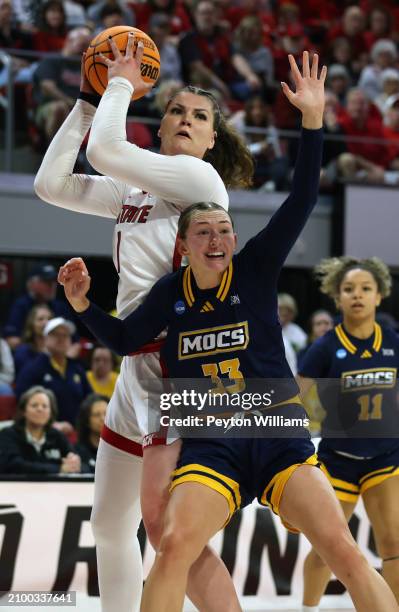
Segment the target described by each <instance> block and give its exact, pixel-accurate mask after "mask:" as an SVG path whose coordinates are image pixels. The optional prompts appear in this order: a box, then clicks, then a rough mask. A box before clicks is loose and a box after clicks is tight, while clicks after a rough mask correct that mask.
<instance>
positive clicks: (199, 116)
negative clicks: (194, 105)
mask: <svg viewBox="0 0 399 612" xmlns="http://www.w3.org/2000/svg"><path fill="white" fill-rule="evenodd" d="M196 117H197V118H198V119H201V120H202V121H206V120H207V119H208V117H207V116H206V115H204V113H197V115H196Z"/></svg>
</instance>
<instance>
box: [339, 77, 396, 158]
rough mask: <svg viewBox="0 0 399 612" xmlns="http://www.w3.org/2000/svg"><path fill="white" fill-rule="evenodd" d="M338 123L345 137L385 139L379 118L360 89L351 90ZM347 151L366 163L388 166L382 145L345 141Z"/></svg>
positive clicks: (384, 148) (387, 155) (386, 149)
mask: <svg viewBox="0 0 399 612" xmlns="http://www.w3.org/2000/svg"><path fill="white" fill-rule="evenodd" d="M339 122H340V124H341V126H342V128H343V130H344V132H345V134H346V135H347V136H355V137H359V136H360V137H365V136H367V137H368V138H370V139H381V140H383V139H384V138H385V135H384V130H383V125H382V120H381V116H379V113H378V111H377V109H376V108H375V107H373V105H371V104H370V103H369V102H368V100H367V98H366V97H365V95H364V93H363V92H362V91H361V90H360V89H352V90H351V91H350V92H349V94H348V99H347V107H346V112H344V113H343V114H342V115H341V117H340V119H339ZM347 147H348V151H349V152H350V153H353V154H354V155H359V156H360V157H364V158H365V159H367V160H368V161H371V162H373V163H374V164H377V165H378V166H383V167H384V168H386V167H387V166H388V165H389V161H390V154H389V150H388V148H387V147H386V146H385V145H384V144H379V143H374V142H354V141H352V140H350V139H348V141H347Z"/></svg>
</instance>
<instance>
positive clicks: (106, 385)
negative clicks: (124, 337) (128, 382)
mask: <svg viewBox="0 0 399 612" xmlns="http://www.w3.org/2000/svg"><path fill="white" fill-rule="evenodd" d="M90 367H91V369H90V370H89V371H88V372H87V374H86V375H87V380H88V381H89V383H90V385H91V387H92V389H93V391H94V392H95V393H99V394H101V395H104V396H105V397H107V398H108V399H110V397H111V395H112V393H113V392H114V387H115V383H116V379H117V378H118V373H117V372H115V371H114V368H115V358H114V356H113V354H112V352H111V351H110V350H109V348H107V347H105V346H96V347H94V349H93V352H92V354H91V360H90Z"/></svg>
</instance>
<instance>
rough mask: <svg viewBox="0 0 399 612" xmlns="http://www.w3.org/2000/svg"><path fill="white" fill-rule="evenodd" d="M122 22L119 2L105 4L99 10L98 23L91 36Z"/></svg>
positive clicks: (122, 23)
mask: <svg viewBox="0 0 399 612" xmlns="http://www.w3.org/2000/svg"><path fill="white" fill-rule="evenodd" d="M124 23H125V22H124V20H123V9H122V7H121V6H120V5H119V4H105V5H104V6H103V8H102V9H101V11H100V14H99V23H98V25H97V26H96V28H95V30H94V32H93V36H96V35H97V34H99V33H100V32H102V30H106V29H107V28H114V27H115V26H121V25H124Z"/></svg>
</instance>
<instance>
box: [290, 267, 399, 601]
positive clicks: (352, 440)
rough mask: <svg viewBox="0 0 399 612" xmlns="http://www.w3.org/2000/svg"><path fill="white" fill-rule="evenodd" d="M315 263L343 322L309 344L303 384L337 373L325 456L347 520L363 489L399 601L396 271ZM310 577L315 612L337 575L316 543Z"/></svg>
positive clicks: (327, 390)
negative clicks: (385, 305)
mask: <svg viewBox="0 0 399 612" xmlns="http://www.w3.org/2000/svg"><path fill="white" fill-rule="evenodd" d="M316 270H317V274H318V276H319V277H320V278H321V281H322V284H321V290H322V291H323V293H326V294H327V295H329V296H330V297H331V298H333V299H334V300H335V302H336V304H337V306H338V308H339V309H340V311H341V312H342V316H343V322H342V323H340V324H339V325H337V326H336V327H335V328H334V329H333V330H331V331H329V332H328V333H327V334H325V336H323V337H322V338H319V339H318V340H317V341H316V342H315V343H314V344H312V346H311V347H310V348H309V350H308V351H307V353H306V355H305V357H304V359H303V362H302V364H301V369H300V376H299V382H300V386H301V389H302V391H303V393H306V392H307V390H308V389H309V388H310V386H311V385H312V384H313V379H322V378H328V379H334V382H333V383H331V384H330V383H328V384H326V383H324V385H323V381H322V380H318V388H319V396H320V400H321V403H322V405H323V408H324V409H325V410H326V417H325V419H324V421H323V423H322V430H321V433H322V437H323V439H322V441H321V443H320V446H319V451H318V456H319V459H320V460H321V461H322V462H323V470H324V471H325V473H326V474H327V476H328V478H329V480H330V482H331V484H332V485H333V487H334V490H335V493H336V496H337V498H338V499H339V501H340V503H341V505H342V508H343V511H344V513H345V516H346V518H347V520H349V519H350V517H351V515H352V513H353V511H354V509H355V506H356V503H357V501H358V499H359V496H362V499H363V502H364V505H365V508H366V512H367V515H368V517H369V519H370V522H371V525H372V527H373V532H374V536H375V541H376V546H377V551H378V554H379V555H380V557H381V558H382V561H383V563H382V575H383V577H384V578H385V580H386V581H387V583H388V584H389V585H390V587H391V589H392V591H393V592H394V594H395V595H396V599H397V600H399V535H398V534H399V478H398V476H399V439H398V433H399V411H398V402H397V391H398V389H397V371H398V367H399V338H398V336H397V334H396V333H395V332H394V331H393V330H392V329H389V328H382V327H381V326H380V325H379V324H378V323H377V322H376V320H375V317H376V308H377V307H378V306H379V304H380V302H381V299H382V298H384V297H386V296H387V295H389V293H390V289H391V276H390V273H389V270H388V268H387V266H386V265H385V264H384V263H383V262H382V261H380V260H379V259H377V258H372V259H365V260H358V259H355V258H351V257H341V258H331V259H327V260H324V261H323V262H321V264H320V265H319V266H318V268H317V269H316ZM334 432H335V433H336V435H337V436H339V437H335V438H334ZM304 577H305V588H304V608H303V609H304V611H305V612H309V611H311V612H315V611H317V610H318V609H319V608H318V604H319V601H320V599H321V597H322V595H323V593H324V591H325V588H326V586H327V583H328V580H329V578H330V570H329V568H328V567H327V566H326V565H325V564H324V563H323V561H322V560H321V559H320V557H319V555H318V554H317V552H316V551H315V550H312V551H311V552H310V553H309V555H308V556H307V558H306V560H305V565H304ZM370 609H371V608H370Z"/></svg>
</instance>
